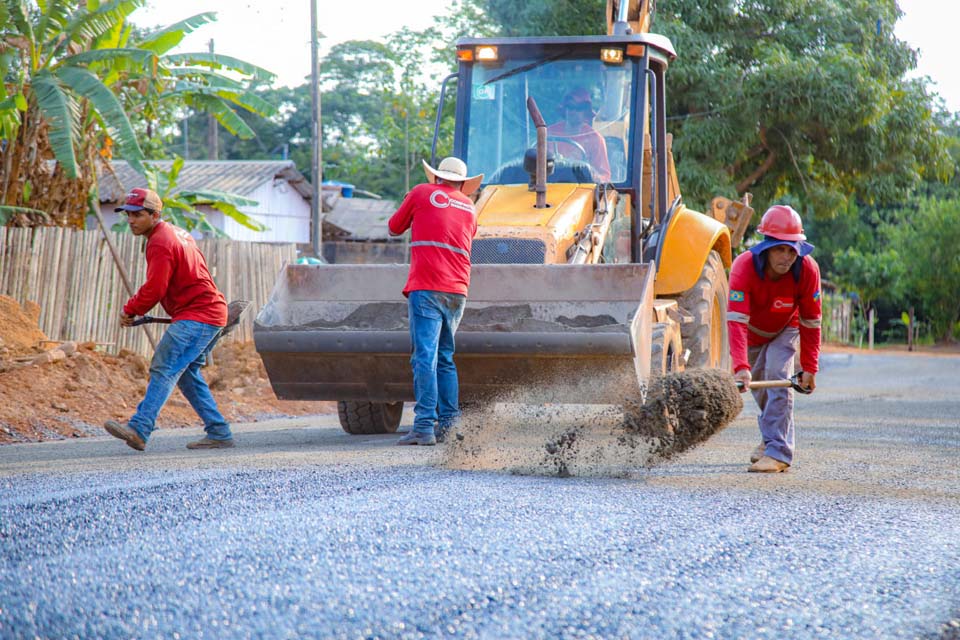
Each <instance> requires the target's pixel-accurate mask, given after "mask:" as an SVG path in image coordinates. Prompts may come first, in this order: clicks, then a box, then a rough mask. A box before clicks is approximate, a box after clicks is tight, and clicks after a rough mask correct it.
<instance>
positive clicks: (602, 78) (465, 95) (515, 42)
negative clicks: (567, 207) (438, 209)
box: [454, 33, 675, 262]
mask: <svg viewBox="0 0 960 640" xmlns="http://www.w3.org/2000/svg"><path fill="white" fill-rule="evenodd" d="M457 56H458V59H459V70H458V73H457V74H456V78H457V106H456V109H457V113H456V130H455V133H454V155H457V156H458V157H460V158H463V159H464V160H465V161H466V163H467V166H469V167H470V170H471V172H472V173H483V174H484V183H483V184H484V186H498V185H501V186H510V185H513V186H518V185H525V186H527V188H529V189H530V190H532V189H533V188H534V187H533V185H534V179H535V174H536V161H537V157H536V146H537V145H536V142H537V130H536V126H535V123H534V119H533V118H532V117H531V113H530V110H529V107H528V104H529V103H530V102H531V101H532V102H533V103H534V104H535V105H536V107H537V109H538V110H539V113H540V114H542V117H543V121H544V122H545V123H546V125H547V130H546V134H547V137H546V142H547V144H546V153H547V158H546V167H547V169H546V183H547V185H548V187H549V188H550V192H551V193H552V202H551V205H552V206H561V204H562V201H564V200H566V199H568V198H569V197H571V195H572V194H571V192H570V191H568V190H564V189H557V188H554V187H553V186H552V185H579V188H580V189H581V190H582V189H584V188H588V187H590V185H594V190H597V189H601V190H604V191H617V192H619V193H620V194H621V195H624V196H627V198H626V199H625V202H630V209H631V211H629V212H626V215H627V217H629V218H632V219H633V222H634V223H635V224H632V225H631V226H632V227H633V228H635V229H637V230H638V233H639V232H640V230H642V229H643V228H644V227H645V226H648V225H649V223H650V221H658V220H660V219H661V218H662V217H663V216H664V215H665V213H666V209H667V205H668V196H669V195H671V194H669V193H668V192H671V191H673V190H672V189H670V188H669V186H668V185H669V183H668V176H667V169H668V167H667V165H668V149H667V136H666V122H665V119H664V118H663V104H664V100H663V83H664V73H665V71H666V67H667V64H668V62H669V61H670V60H672V59H673V58H674V57H675V54H674V52H673V48H672V45H671V44H670V42H669V40H667V39H666V38H664V37H662V36H658V35H654V34H649V33H645V34H637V35H623V36H583V37H574V38H552V37H551V38H510V39H502V38H501V39H494V38H482V39H480V38H478V39H463V40H461V41H459V42H458V43H457ZM647 105H650V107H648V106H647ZM651 132H652V134H653V135H652V136H651ZM645 140H646V144H644V141H645ZM645 152H646V153H645ZM500 197H501V199H502V198H503V197H504V195H503V194H502V193H501V194H500ZM482 210H483V207H481V226H483V223H484V220H483V213H482ZM644 219H646V221H645V220H644ZM553 222H554V223H556V222H557V221H553ZM481 237H482V234H481ZM630 244H631V245H635V246H637V247H639V245H640V238H639V237H637V238H635V239H632V240H631V243H630ZM548 253H549V252H548ZM632 253H633V254H634V255H633V257H632V259H631V260H630V261H633V262H640V261H641V259H642V257H641V255H640V250H639V248H638V249H636V250H634V251H633V252H632ZM565 259H566V254H561V255H558V256H557V257H556V261H565ZM546 261H547V262H551V261H552V260H550V259H549V256H548V257H547V259H546Z"/></svg>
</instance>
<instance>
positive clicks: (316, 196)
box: [310, 0, 323, 258]
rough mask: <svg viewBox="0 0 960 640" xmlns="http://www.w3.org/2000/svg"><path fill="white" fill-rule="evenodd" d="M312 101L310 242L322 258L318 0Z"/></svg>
mask: <svg viewBox="0 0 960 640" xmlns="http://www.w3.org/2000/svg"><path fill="white" fill-rule="evenodd" d="M310 103H311V105H312V107H313V109H312V120H313V127H312V131H313V141H312V142H313V153H311V154H310V155H311V157H312V158H313V162H312V166H311V172H310V173H311V176H310V181H311V182H312V183H313V194H312V198H311V199H310V213H311V216H310V244H311V246H312V248H313V257H315V258H322V257H323V256H322V253H323V249H322V247H321V241H322V238H323V227H322V225H323V202H322V200H321V199H320V198H321V196H320V194H321V193H322V186H321V183H322V181H323V149H322V147H323V145H322V144H321V138H320V135H321V129H320V114H321V110H320V56H319V52H318V51H317V0H310Z"/></svg>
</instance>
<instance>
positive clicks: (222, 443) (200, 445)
mask: <svg viewBox="0 0 960 640" xmlns="http://www.w3.org/2000/svg"><path fill="white" fill-rule="evenodd" d="M231 447H233V438H227V439H226V440H211V439H210V438H207V437H203V438H200V439H199V440H196V441H194V442H188V443H187V449H229V448H231Z"/></svg>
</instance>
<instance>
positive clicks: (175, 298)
mask: <svg viewBox="0 0 960 640" xmlns="http://www.w3.org/2000/svg"><path fill="white" fill-rule="evenodd" d="M162 209H163V201H162V200H161V199H160V196H159V195H157V193H156V192H154V191H151V190H150V189H140V188H138V189H132V190H131V191H130V193H128V194H127V198H126V200H125V202H124V204H123V205H121V206H119V207H117V208H116V209H115V211H116V212H118V213H121V212H122V213H125V214H126V216H127V223H128V224H129V225H130V231H131V232H133V235H136V236H144V237H145V238H146V239H147V244H146V248H145V249H144V253H145V255H146V259H147V279H146V282H144V283H143V285H142V286H141V287H140V289H139V290H138V291H137V292H136V294H134V295H133V296H132V297H131V298H130V299H129V300H127V303H126V304H125V305H123V310H122V311H121V312H120V324H121V325H122V326H124V327H130V326H133V323H134V320H135V318H136V316H142V315H144V314H145V313H147V312H149V311H150V309H152V308H153V307H154V306H156V305H157V304H160V306H162V307H163V309H164V310H165V311H166V312H167V313H168V314H170V318H171V319H172V320H173V322H172V323H171V324H170V328H169V329H167V331H166V332H165V333H164V334H163V338H161V339H160V343H159V344H158V345H157V348H156V350H155V351H154V353H153V359H152V360H151V361H150V382H149V384H148V385H147V391H146V393H145V394H144V398H143V400H142V401H141V402H140V404H139V405H137V411H136V413H134V415H133V416H132V417H131V418H130V420H128V421H127V423H126V424H123V423H120V422H118V421H116V420H107V421H106V422H105V423H104V425H103V426H104V428H105V429H106V431H107V433H109V434H110V435H112V436H113V437H115V438H119V439H121V440H123V441H124V442H126V443H127V446H129V447H130V448H132V449H136V450H137V451H143V450H144V449H145V448H146V446H147V440H148V439H149V438H150V434H151V432H153V431H154V429H156V420H157V414H159V413H160V409H162V408H163V405H164V404H165V403H166V401H167V398H168V397H170V394H171V393H172V392H173V388H174V387H175V386H176V387H179V388H180V391H181V392H182V393H183V395H184V397H185V398H186V399H187V400H188V401H189V402H190V406H192V407H193V409H194V411H196V412H197V415H198V416H199V417H200V418H201V419H202V420H203V426H204V432H205V435H204V437H203V438H201V439H200V440H197V441H194V442H190V443H189V444H187V448H188V449H222V448H227V447H232V446H233V434H232V433H231V431H230V425H229V424H228V423H227V421H226V419H225V418H224V417H223V414H221V413H220V410H219V409H218V408H217V403H216V400H214V398H213V395H212V394H211V393H210V388H209V387H208V386H207V383H206V381H205V380H204V379H203V375H201V373H200V367H202V366H203V365H204V364H205V363H206V359H207V356H208V355H209V353H210V351H211V350H212V349H213V347H214V345H215V344H216V342H217V339H218V338H219V337H220V334H221V331H222V330H223V327H224V326H225V325H226V324H227V302H226V300H225V299H224V297H223V294H222V293H220V291H219V290H218V289H217V285H216V284H215V283H214V282H213V278H212V277H210V271H209V270H208V269H207V262H206V260H205V259H204V257H203V254H202V253H200V249H199V247H197V243H196V242H195V241H194V239H193V237H191V235H190V234H189V233H188V232H187V231H185V230H183V229H180V228H179V227H175V226H173V225H172V224H170V223H169V222H165V221H164V220H162V219H161V210H162Z"/></svg>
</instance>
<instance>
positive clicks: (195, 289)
mask: <svg viewBox="0 0 960 640" xmlns="http://www.w3.org/2000/svg"><path fill="white" fill-rule="evenodd" d="M146 255H147V281H146V282H144V283H143V286H141V287H140V289H139V290H138V291H137V293H136V294H134V296H133V297H132V298H130V299H129V300H128V301H127V304H125V305H123V312H124V313H125V314H127V315H130V316H142V315H144V314H145V313H147V312H149V311H150V309H152V308H153V307H155V306H156V304H157V303H158V302H159V303H160V304H161V306H163V309H164V311H166V312H167V313H168V314H169V315H170V317H171V318H172V319H173V320H196V321H197V322H203V323H204V324H212V325H213V326H215V327H222V326H225V325H226V324H227V301H226V299H225V298H224V297H223V294H222V293H220V291H219V290H218V289H217V285H215V284H214V282H213V278H211V277H210V272H209V271H208V270H207V261H206V260H204V258H203V254H202V253H200V248H199V247H197V243H196V242H195V241H194V239H193V237H192V236H191V235H190V234H189V233H187V232H186V231H184V230H183V229H181V228H179V227H175V226H173V225H172V224H169V223H167V222H164V221H163V220H161V221H160V222H158V223H157V226H155V227H154V228H153V230H152V231H151V232H150V235H149V236H148V237H147V249H146Z"/></svg>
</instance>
